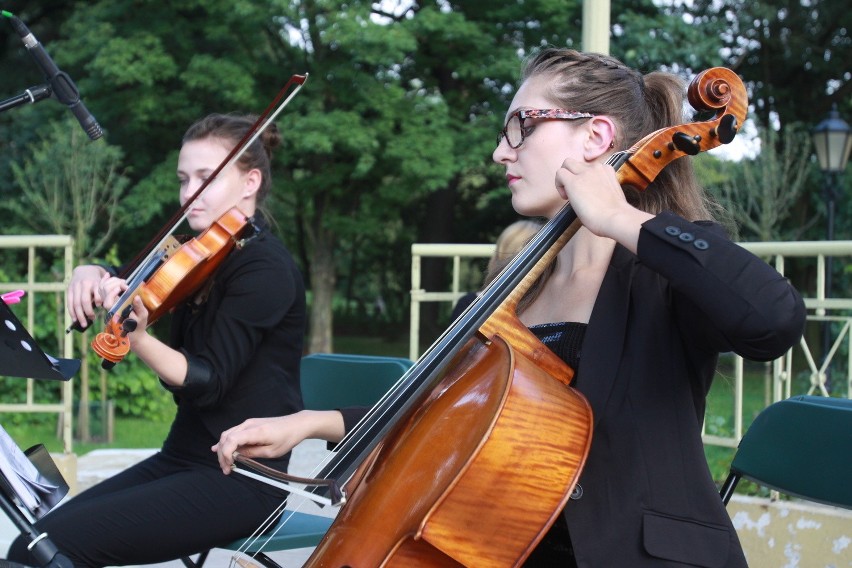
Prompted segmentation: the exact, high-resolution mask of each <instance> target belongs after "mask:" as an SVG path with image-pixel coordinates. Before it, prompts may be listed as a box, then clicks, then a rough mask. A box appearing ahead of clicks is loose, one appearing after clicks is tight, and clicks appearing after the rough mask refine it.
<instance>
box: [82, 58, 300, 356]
mask: <svg viewBox="0 0 852 568" xmlns="http://www.w3.org/2000/svg"><path fill="white" fill-rule="evenodd" d="M306 80H307V74H305V75H293V76H292V77H291V78H290V80H289V81H287V83H286V84H285V85H284V87H283V88H282V89H281V90H280V91H279V92H278V94H277V95H276V97H275V98H274V99H273V100H272V102H271V103H270V104H269V105H268V106H267V108H266V109H265V110H264V112H263V113H261V115H260V116H259V117H258V118H257V120H256V121H255V123H254V124H253V125H252V126H251V128H250V129H249V130H248V132H246V134H245V136H243V138H242V140H240V141H239V142H238V143H237V144H236V146H234V148H232V149H231V151H230V152H229V153H228V155H227V156H225V159H224V160H223V161H222V163H220V164H219V165H218V166H217V167H216V169H214V170H213V171H212V172H211V174H210V176H209V177H208V178H207V179H206V180H205V181H204V183H203V184H201V186H200V187H199V188H198V190H197V191H196V192H195V193H194V194H193V195H192V196H191V197H190V198H189V199H188V200H187V201H186V203H184V204H183V206H182V207H181V208H180V209H179V210H178V211H177V212H176V213H175V214H174V215H173V216H172V218H171V219H170V220H169V221H168V222H167V223H166V225H165V226H164V227H163V228H162V229H161V230H160V232H159V233H158V234H157V235H156V236H155V237H154V238H153V239H152V240H151V242H150V243H148V245H146V246H145V247H144V248H143V249H142V251H141V252H140V253H139V254H138V255H137V257H136V258H135V259H134V260H133V261H132V262H130V263H129V264H128V265H127V266H126V267H125V268H124V270H123V271H122V273H121V274H120V275H119V276H120V277H121V278H123V279H125V280H127V289H126V290H125V291H124V293H123V294H122V295H121V296H120V297H119V298H118V299H117V300H116V302H115V304H114V305H113V306H112V307H111V308H110V309H109V310H107V312H106V314H105V316H104V324H105V325H104V331H102V332H100V333H98V334H97V335H96V336H95V338H94V339H93V340H92V349H93V350H94V351H95V353H97V354H98V355H99V356H100V357H101V358H102V359H103V361H102V363H101V366H102V367H103V368H104V369H111V368H112V367H114V366H115V365H116V364H117V363H118V362H120V361H121V360H123V359H124V357H125V356H126V355H127V354H128V353H129V351H130V341H129V340H128V339H127V335H128V334H129V333H131V332H133V331H134V330H135V329H136V322H135V321H134V320H132V319H129V315H130V313H131V311H132V305H131V304H132V302H133V299H134V298H135V297H136V296H139V297H140V298H141V299H142V302H143V303H144V305H145V308H146V309H147V310H148V313H149V317H148V323H149V325H150V324H152V323H154V322H155V321H156V320H157V319H159V318H160V317H161V316H162V315H164V314H165V313H167V312H169V311H170V310H172V309H173V308H174V307H175V306H176V305H177V304H179V303H180V302H182V301H184V300H185V299H186V298H189V297H191V296H192V295H193V294H195V293H196V292H197V291H198V290H199V289H200V288H201V287H202V286H203V285H204V283H205V282H207V281H208V279H209V277H210V275H211V274H212V273H213V272H214V271H215V270H216V268H218V266H219V264H221V262H222V261H223V260H224V259H225V258H226V257H227V256H228V254H229V253H230V252H231V251H232V250H233V249H234V248H235V247H237V248H238V247H241V246H242V245H243V244H244V243H245V242H246V241H247V240H249V239H251V238H252V235H254V234H256V233H257V228H256V227H255V225H254V220H253V219H251V218H249V217H246V215H244V214H243V212H241V211H240V210H239V209H238V208H237V207H233V208H231V209H230V210H228V211H226V212H225V213H224V214H223V215H222V216H221V217H220V218H219V219H218V220H216V221H215V222H214V223H213V224H212V225H211V226H210V227H208V228H207V229H205V230H204V231H203V232H202V233H201V234H200V235H198V236H197V237H194V238H191V239H189V240H187V241H185V242H183V243H181V242H179V240H178V239H177V238H176V237H175V236H174V232H175V230H176V229H177V227H178V226H179V225H180V224H181V223H182V222H183V221H184V220H185V219H186V218H187V216H188V215H189V212H190V211H191V210H192V205H193V203H194V202H195V201H196V200H197V199H198V198H199V197H201V195H202V194H203V193H204V191H205V190H206V189H207V187H209V186H210V184H211V183H213V181H215V179H216V177H217V176H218V175H219V173H220V172H221V171H222V170H223V169H225V168H226V167H228V166H231V165H232V164H235V163H237V161H238V160H239V159H240V157H241V156H242V155H243V153H244V152H245V150H246V149H247V148H248V147H249V146H250V145H251V144H252V143H253V142H254V141H255V140H257V138H258V137H259V136H260V135H261V134H262V133H263V131H264V130H265V129H266V128H267V126H268V125H270V124H272V122H273V121H274V120H275V118H276V117H277V116H278V115H279V114H280V113H281V111H282V110H284V107H286V106H287V104H288V103H289V102H290V101H291V100H292V99H293V97H294V96H296V94H297V93H298V92H299V90H300V89H301V88H302V86H303V85H304V83H305V81H306ZM294 85H295V86H294ZM291 88H292V91H291ZM288 92H289V94H288ZM285 95H287V97H286V98H284V97H285ZM282 99H283V101H282ZM71 329H79V327H78V326H77V325H76V324H75V325H74V326H72V327H70V328H69V329H68V331H70V330H71Z"/></svg>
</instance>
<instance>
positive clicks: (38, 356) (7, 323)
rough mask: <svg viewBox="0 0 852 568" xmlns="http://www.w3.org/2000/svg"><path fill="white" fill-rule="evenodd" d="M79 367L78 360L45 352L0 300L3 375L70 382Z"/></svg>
mask: <svg viewBox="0 0 852 568" xmlns="http://www.w3.org/2000/svg"><path fill="white" fill-rule="evenodd" d="M79 369H80V360H79V359H58V358H56V357H51V356H50V355H47V354H46V353H45V352H44V351H42V350H41V348H39V346H38V344H36V342H35V340H34V339H33V338H32V336H31V335H30V333H29V332H28V331H27V329H26V328H25V327H24V325H23V324H22V323H21V322H20V321H18V318H16V317H15V314H14V313H13V312H12V310H11V309H9V306H7V305H6V303H5V302H0V375H4V376H10V377H25V378H28V379H47V380H51V381H67V380H68V379H70V378H71V377H72V376H74V374H75V373H76V372H77V371H78V370H79Z"/></svg>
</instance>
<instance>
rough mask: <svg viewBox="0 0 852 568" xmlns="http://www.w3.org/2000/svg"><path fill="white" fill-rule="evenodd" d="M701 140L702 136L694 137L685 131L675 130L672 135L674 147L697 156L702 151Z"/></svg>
mask: <svg viewBox="0 0 852 568" xmlns="http://www.w3.org/2000/svg"><path fill="white" fill-rule="evenodd" d="M700 140H701V138H700V137H693V136H690V135H689V134H686V133H685V132H675V133H674V134H673V135H672V144H673V145H674V147H675V148H677V149H678V150H680V151H681V152H683V153H684V154H688V155H690V156H695V155H696V154H698V153H699V152H701V146H699V145H698V142H699V141H700Z"/></svg>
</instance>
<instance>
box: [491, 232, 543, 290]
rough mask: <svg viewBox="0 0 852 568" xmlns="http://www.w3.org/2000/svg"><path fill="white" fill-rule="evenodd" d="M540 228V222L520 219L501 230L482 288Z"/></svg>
mask: <svg viewBox="0 0 852 568" xmlns="http://www.w3.org/2000/svg"><path fill="white" fill-rule="evenodd" d="M541 227H542V222H541V220H539V219H536V220H533V219H522V220H520V221H515V222H514V223H512V224H511V225H509V226H508V227H506V228H505V229H503V232H502V233H500V236H499V237H497V248H496V249H495V250H494V254H493V255H491V258H490V259H489V260H488V269H487V271H486V273H485V280H484V282H483V285H482V287H483V288H485V287H486V286H487V285H488V284H490V283H491V281H492V280H494V279H495V278H496V277H497V275H498V274H500V271H501V270H503V268H505V267H506V265H507V264H509V262H511V260H512V258H514V257H515V255H516V254H518V253H519V252H520V251H521V249H522V248H524V247H525V246H526V244H527V243H528V242H530V239H532V238H533V237H534V236H535V234H536V233H537V232H538V231H539V230H540V229H541Z"/></svg>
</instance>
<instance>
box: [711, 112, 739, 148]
mask: <svg viewBox="0 0 852 568" xmlns="http://www.w3.org/2000/svg"><path fill="white" fill-rule="evenodd" d="M738 126H739V125H738V124H737V117H736V116H734V115H732V114H726V115H725V116H723V117H722V118H721V119H720V120H719V126H718V127H717V128H714V129H712V130H711V131H710V135H711V136H718V137H719V142H721V143H722V144H728V143H730V142H731V140H733V139H734V136H736V135H737V129H738Z"/></svg>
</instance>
